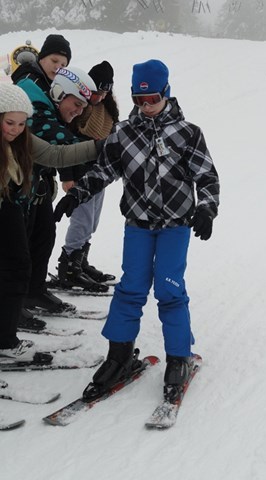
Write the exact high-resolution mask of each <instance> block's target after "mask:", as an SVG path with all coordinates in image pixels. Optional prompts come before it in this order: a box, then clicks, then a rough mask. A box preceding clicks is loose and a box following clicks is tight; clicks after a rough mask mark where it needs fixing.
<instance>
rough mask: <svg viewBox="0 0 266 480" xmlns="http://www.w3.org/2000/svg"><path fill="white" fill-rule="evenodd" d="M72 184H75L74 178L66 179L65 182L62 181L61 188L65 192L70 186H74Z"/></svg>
mask: <svg viewBox="0 0 266 480" xmlns="http://www.w3.org/2000/svg"><path fill="white" fill-rule="evenodd" d="M74 186H75V182H74V180H68V181H66V182H62V188H63V190H64V192H65V193H67V192H68V190H69V189H70V188H72V187H74Z"/></svg>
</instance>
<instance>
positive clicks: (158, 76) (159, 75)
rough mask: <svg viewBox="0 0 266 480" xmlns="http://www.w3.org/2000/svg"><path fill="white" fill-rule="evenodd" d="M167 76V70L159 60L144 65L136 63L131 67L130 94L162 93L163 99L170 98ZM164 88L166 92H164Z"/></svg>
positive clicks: (149, 61)
mask: <svg viewBox="0 0 266 480" xmlns="http://www.w3.org/2000/svg"><path fill="white" fill-rule="evenodd" d="M168 76H169V71H168V68H167V66H166V65H165V64H164V63H163V62H161V61H160V60H148V61H147V62H144V63H137V64H136V65H134V66H133V74H132V88H131V90H132V93H133V94H134V95H138V94H145V93H163V95H164V96H165V97H170V86H169V85H168ZM167 85H168V87H167ZM165 87H166V91H165V92H164V89H165Z"/></svg>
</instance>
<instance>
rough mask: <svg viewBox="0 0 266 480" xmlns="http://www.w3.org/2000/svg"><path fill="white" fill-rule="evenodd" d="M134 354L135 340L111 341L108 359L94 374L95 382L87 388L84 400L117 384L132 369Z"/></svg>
mask: <svg viewBox="0 0 266 480" xmlns="http://www.w3.org/2000/svg"><path fill="white" fill-rule="evenodd" d="M133 354H134V343H133V342H121V343H120V342H109V352H108V355H107V358H106V360H105V361H104V362H103V364H102V365H101V366H100V368H99V369H98V370H97V372H96V373H95V374H94V375H93V378H92V380H93V383H89V385H88V386H87V387H86V388H85V390H84V392H83V398H84V400H88V399H90V398H95V397H97V396H98V395H101V394H102V393H103V392H105V391H106V390H108V389H109V388H110V387H112V386H113V385H115V384H116V383H117V382H119V381H120V380H123V379H124V378H126V376H127V375H128V374H129V372H131V370H132V362H133Z"/></svg>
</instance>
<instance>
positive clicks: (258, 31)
mask: <svg viewBox="0 0 266 480" xmlns="http://www.w3.org/2000/svg"><path fill="white" fill-rule="evenodd" d="M216 31H217V32H218V35H219V36H221V37H225V38H238V39H248V40H266V1H265V0H226V2H225V3H224V5H223V7H222V8H221V11H220V15H219V17H218V21H217V25H216Z"/></svg>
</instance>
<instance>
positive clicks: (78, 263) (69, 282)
mask: <svg viewBox="0 0 266 480" xmlns="http://www.w3.org/2000/svg"><path fill="white" fill-rule="evenodd" d="M83 256H84V252H83V250H74V251H73V252H71V254H70V255H67V253H66V251H65V249H64V248H62V253H61V255H60V257H59V259H58V278H59V281H60V285H61V286H62V287H63V288H72V287H81V288H84V290H88V291H89V292H92V293H93V292H95V293H99V292H101V293H106V292H107V291H108V290H109V287H108V286H107V285H98V283H97V282H95V281H94V280H93V279H92V278H90V277H89V276H88V275H86V273H85V272H84V271H83V270H82V261H83Z"/></svg>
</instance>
